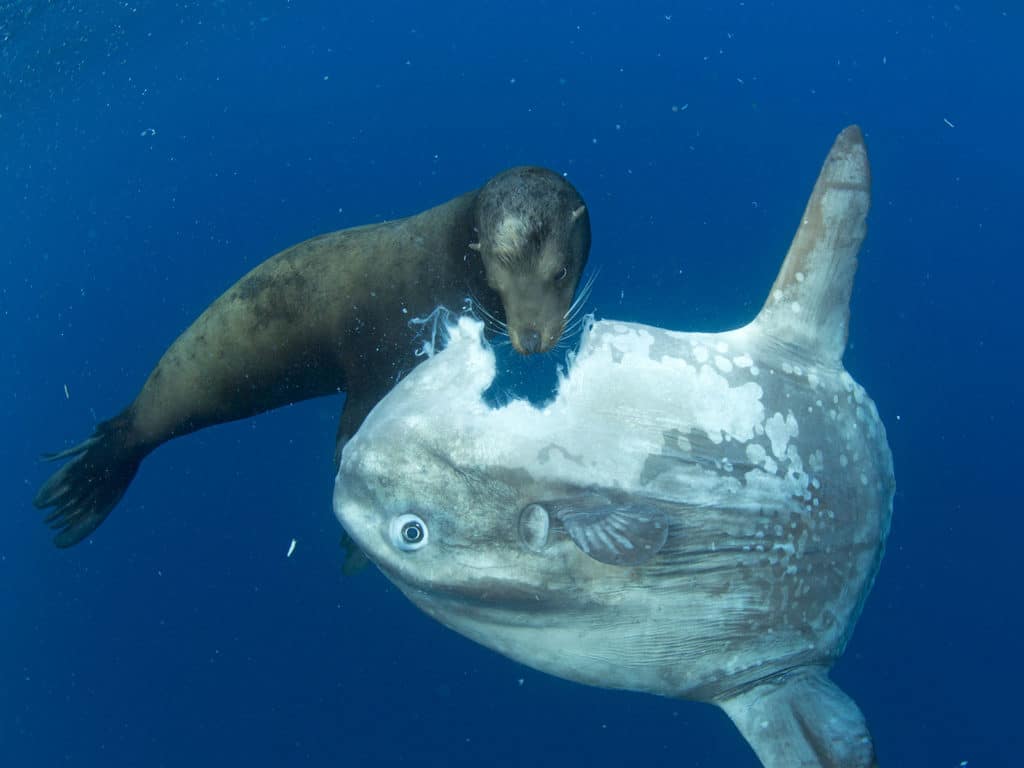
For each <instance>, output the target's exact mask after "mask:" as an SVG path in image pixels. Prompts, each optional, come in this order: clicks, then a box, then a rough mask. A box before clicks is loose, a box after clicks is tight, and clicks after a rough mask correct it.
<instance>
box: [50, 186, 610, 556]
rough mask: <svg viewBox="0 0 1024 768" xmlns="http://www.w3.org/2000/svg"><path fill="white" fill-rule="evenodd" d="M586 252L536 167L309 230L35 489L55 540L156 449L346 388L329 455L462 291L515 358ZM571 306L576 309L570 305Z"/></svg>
mask: <svg viewBox="0 0 1024 768" xmlns="http://www.w3.org/2000/svg"><path fill="white" fill-rule="evenodd" d="M589 250H590V219H589V215H588V213H587V209H586V206H585V205H584V202H583V198H582V197H581V196H580V194H579V193H578V192H577V191H576V189H575V188H574V187H573V186H572V185H571V184H570V183H569V182H568V181H567V180H566V179H564V178H563V177H562V176H560V175H558V174H556V173H554V172H552V171H549V170H546V169H544V168H537V167H529V166H523V167H517V168H512V169H510V170H507V171H504V172H503V173H500V174H498V175H497V176H495V177H494V178H492V179H491V180H490V181H488V182H487V183H486V184H485V185H484V186H483V187H481V188H480V189H478V190H475V191H472V192H469V193H467V194H464V195H461V196H460V197H456V198H455V199H453V200H451V201H449V202H447V203H444V204H443V205H440V206H438V207H436V208H431V209H429V210H427V211H424V212H423V213H420V214H417V215H415V216H410V217H408V218H404V219H398V220H394V221H388V222H384V223H380V224H371V225H368V226H363V227H355V228H352V229H344V230H340V231H338V232H332V233H330V234H325V235H321V236H319V237H314V238H312V239H310V240H306V241H305V242H302V243H299V244H298V245H294V246H292V247H291V248H288V249H286V250H284V251H282V252H280V253H278V254H277V255H275V256H272V257H271V258H269V259H268V260H266V261H265V262H263V263H262V264H260V265H259V266H258V267H256V268H255V269H253V270H252V271H251V272H249V273H248V274H247V275H245V276H244V277H243V278H242V279H241V280H239V281H238V282H237V283H235V284H234V285H233V286H231V288H229V289H228V290H227V291H226V292H225V293H224V294H223V295H221V296H220V298H218V299H217V300H216V301H214V302H213V303H212V304H211V305H210V306H209V307H207V309H206V310H205V311H204V312H203V313H202V314H201V315H200V316H199V317H198V318H197V319H196V320H195V321H194V322H193V323H192V325H190V326H189V327H188V328H187V329H186V330H185V332H184V333H182V334H181V336H179V337H178V339H177V340H176V341H175V342H174V343H173V344H172V345H171V346H170V348H168V349H167V351H166V352H165V353H164V355H163V357H161V358H160V361H159V362H158V363H157V365H156V367H155V368H154V369H153V371H152V372H151V373H150V375H149V378H148V379H147V380H146V383H145V385H144V386H143V387H142V390H141V391H140V392H139V394H138V396H137V397H136V398H135V400H134V401H133V402H132V404H131V405H129V406H128V407H127V408H125V409H124V411H122V412H121V413H120V414H118V415H117V416H115V417H114V418H112V419H109V420H108V421H104V422H102V423H100V424H99V425H98V426H97V427H96V429H95V432H94V433H93V434H92V436H90V437H89V438H88V439H86V440H85V441H83V442H81V443H79V444H77V445H75V446H73V447H71V448H68V449H67V450H64V451H60V452H58V453H55V454H51V455H49V456H48V457H47V458H49V459H54V460H57V459H70V461H68V462H67V463H66V464H65V465H64V466H62V467H61V468H60V469H59V470H57V471H56V472H54V473H53V475H52V476H51V477H50V478H49V479H48V480H47V481H46V482H45V483H44V484H43V485H42V487H41V488H40V490H39V492H38V494H37V495H36V497H35V500H34V503H35V505H36V506H37V507H39V508H42V509H46V508H49V507H53V510H52V511H51V512H50V514H49V515H48V517H47V518H46V522H47V523H49V524H50V526H51V527H52V528H54V529H56V530H57V531H58V533H57V535H56V536H55V538H54V543H55V544H56V545H57V546H58V547H68V546H71V545H73V544H75V543H77V542H79V541H81V540H82V539H83V538H85V537H86V536H88V535H89V534H90V533H92V531H94V530H95V529H96V528H97V526H99V525H100V523H102V522H103V520H104V519H105V518H106V517H107V515H108V514H109V513H110V511H111V509H113V507H114V506H115V505H116V504H117V502H118V501H119V500H120V499H121V497H122V496H123V495H124V492H125V490H126V489H127V488H128V485H129V484H130V483H131V481H132V478H133V477H134V476H135V473H136V471H137V470H138V467H139V464H140V463H141V461H142V460H143V459H144V458H145V457H146V456H147V455H148V454H149V453H151V452H152V451H153V450H154V449H155V448H157V447H158V446H159V445H161V444H163V443H165V442H167V441H168V440H170V439H172V438H175V437H180V436H182V435H186V434H188V433H189V432H194V431H196V430H198V429H202V428H204V427H209V426H211V425H214V424H222V423H224V422H227V421H234V420H236V419H243V418H246V417H248V416H253V415H255V414H257V413H261V412H263V411H267V410H270V409H272V408H277V407H279V406H282V405H286V404H288V403H294V402H298V401H300V400H306V399H308V398H312V397H319V396H321V395H329V394H333V393H335V392H339V391H344V392H345V393H346V397H345V403H344V407H343V408H342V412H341V418H340V422H339V426H338V434H337V455H338V456H340V451H341V447H342V446H343V445H344V444H345V442H346V441H347V440H348V438H349V437H351V436H352V435H353V434H354V433H355V431H356V430H357V429H358V428H359V425H360V424H361V423H362V421H363V419H364V418H365V417H366V414H367V413H369V412H370V409H371V408H373V406H374V405H375V404H376V403H377V401H378V400H380V398H381V397H383V396H384V394H385V393H386V392H387V391H388V390H389V389H390V388H391V387H392V386H393V385H394V383H395V382H396V380H397V379H398V377H400V376H401V375H402V374H403V373H405V372H407V371H409V370H410V369H411V368H412V367H413V366H414V364H415V362H416V358H415V356H414V355H415V349H414V344H413V335H414V331H413V329H411V328H410V323H409V321H410V319H412V318H415V317H417V316H424V315H427V314H429V313H430V312H432V311H433V310H434V309H435V308H436V307H438V306H439V305H446V306H449V307H453V308H454V307H457V306H461V305H462V304H463V303H464V301H465V300H466V298H467V297H472V300H473V302H474V305H475V306H476V308H477V309H478V310H479V311H480V312H481V314H482V315H484V316H485V317H488V318H490V320H491V321H492V324H497V325H498V328H499V330H501V331H504V332H507V333H508V336H509V339H510V341H511V343H512V346H513V347H514V348H515V349H516V350H517V351H518V352H520V353H522V354H533V353H539V352H545V351H547V350H549V349H550V348H551V347H552V346H553V345H554V344H555V343H556V342H557V341H558V339H559V337H560V336H561V334H562V332H563V329H564V328H565V326H566V323H567V322H568V321H569V319H570V317H569V314H570V308H571V307H573V296H574V294H575V291H576V287H577V285H578V283H579V278H580V274H581V273H582V271H583V268H584V265H585V264H586V261H587V256H588V254H589ZM575 306H576V307H578V306H579V303H577V304H576V305H575Z"/></svg>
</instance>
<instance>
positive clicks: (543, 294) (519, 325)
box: [470, 166, 590, 355]
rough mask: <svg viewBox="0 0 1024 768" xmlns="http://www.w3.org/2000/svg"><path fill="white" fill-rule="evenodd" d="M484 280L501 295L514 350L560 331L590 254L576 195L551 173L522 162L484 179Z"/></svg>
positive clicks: (479, 213)
mask: <svg viewBox="0 0 1024 768" xmlns="http://www.w3.org/2000/svg"><path fill="white" fill-rule="evenodd" d="M476 229H477V233H478V234H479V241H478V242H476V243H472V244H471V245H470V247H471V248H472V249H473V250H475V251H478V252H479V253H480V257H481V259H482V260H483V265H484V270H485V272H486V274H487V284H488V285H489V286H490V287H491V288H492V289H493V290H494V291H495V292H496V293H497V294H498V296H499V297H500V298H501V304H502V308H503V309H504V315H505V318H504V319H505V322H506V324H507V326H508V335H509V339H510V340H511V341H512V346H513V347H514V348H515V349H516V351H517V352H519V353H521V354H524V355H530V354H534V353H537V352H546V351H548V350H549V349H551V348H552V347H553V346H554V345H555V344H556V343H557V342H558V339H559V338H560V337H561V335H562V331H563V330H564V329H565V324H566V320H567V316H568V314H569V310H570V307H571V306H572V301H573V295H574V294H575V293H576V287H577V285H578V284H579V280H580V275H581V274H582V273H583V267H584V266H585V265H586V263H587V255H588V254H589V253H590V217H589V215H588V214H587V207H586V205H585V204H584V202H583V198H582V197H580V194H579V193H578V192H577V191H576V190H575V188H573V186H572V185H571V184H570V183H569V182H568V181H566V180H565V179H564V178H563V177H562V176H559V175H558V174H557V173H554V172H552V171H549V170H547V169H545V168H536V167H532V166H521V167H517V168H511V169H509V170H507V171H504V172H503V173H500V174H498V175H497V176H495V177H494V178H493V179H491V180H490V181H489V182H487V184H485V185H484V187H483V189H481V190H480V196H479V198H478V200H477V206H476Z"/></svg>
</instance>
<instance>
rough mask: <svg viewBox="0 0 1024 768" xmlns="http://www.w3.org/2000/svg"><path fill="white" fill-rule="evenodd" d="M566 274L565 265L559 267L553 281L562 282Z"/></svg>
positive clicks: (567, 272) (567, 271)
mask: <svg viewBox="0 0 1024 768" xmlns="http://www.w3.org/2000/svg"><path fill="white" fill-rule="evenodd" d="M568 274H569V270H568V269H566V268H565V267H562V268H561V269H560V270H558V272H557V273H556V274H555V282H556V283H560V282H562V281H563V280H565V277H566V275H568Z"/></svg>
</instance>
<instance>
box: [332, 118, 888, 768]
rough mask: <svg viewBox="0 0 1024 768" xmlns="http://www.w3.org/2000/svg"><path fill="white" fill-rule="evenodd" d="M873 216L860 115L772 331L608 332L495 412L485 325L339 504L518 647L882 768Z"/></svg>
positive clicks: (382, 411) (762, 321)
mask: <svg viewBox="0 0 1024 768" xmlns="http://www.w3.org/2000/svg"><path fill="white" fill-rule="evenodd" d="M868 204H869V172H868V162H867V154H866V152H865V148H864V143H863V140H862V137H861V133H860V130H859V129H857V128H856V127H850V128H847V129H846V130H845V131H843V132H842V133H841V134H840V135H839V137H838V139H837V140H836V142H835V145H834V146H833V148H832V151H831V153H830V154H829V156H828V159H827V160H826V162H825V166H824V167H823V168H822V171H821V175H820V176H819V179H818V183H817V184H816V185H815V187H814V191H813V193H812V195H811V198H810V201H809V202H808V204H807V208H806V210H805V212H804V215H803V218H802V219H801V223H800V226H799V229H798V230H797V233H796V237H795V238H794V239H793V243H792V245H791V247H790V249H789V253H788V255H787V256H786V259H785V261H784V263H783V265H782V268H781V270H780V271H779V273H778V277H777V278H776V281H775V283H774V285H773V286H772V289H771V290H770V291H769V293H768V298H767V300H766V301H765V304H764V306H763V308H762V309H761V312H760V313H759V314H758V315H757V317H756V318H755V319H754V320H753V321H752V322H750V323H748V324H747V325H745V326H743V327H741V328H737V329H734V330H731V331H726V332H724V333H686V332H680V331H673V330H667V329H664V328H654V327H651V326H646V325H640V324H637V323H628V322H617V321H614V320H603V321H600V322H596V323H594V324H593V325H592V326H590V327H589V328H588V329H587V330H586V331H584V334H583V338H582V341H581V342H580V349H579V351H578V352H577V354H576V355H575V357H574V358H573V359H572V361H571V364H570V367H569V369H568V371H566V373H565V374H564V376H563V378H562V380H561V382H560V386H559V388H558V393H557V395H556V397H555V398H554V399H553V400H552V401H551V402H549V403H547V404H546V405H545V406H544V407H543V408H537V407H534V406H533V405H531V404H530V403H528V402H525V401H521V400H520V401H513V402H511V403H508V404H506V405H504V406H502V407H500V408H492V407H490V406H489V405H488V404H487V402H486V401H485V399H484V396H483V395H484V393H485V392H486V390H487V389H488V387H489V386H490V385H491V382H492V380H493V378H494V374H495V358H494V354H493V352H492V351H491V350H490V348H489V347H488V346H487V345H486V344H484V343H483V336H482V329H481V328H480V325H479V323H478V322H477V321H475V320H471V319H467V318H462V319H461V320H459V322H458V324H457V325H456V326H454V327H453V329H452V330H451V338H450V341H449V344H448V346H447V347H446V348H445V349H444V350H443V351H442V352H440V353H439V354H436V355H435V356H434V357H432V358H431V359H430V360H428V361H427V362H425V363H424V364H423V365H421V366H420V367H418V368H417V369H416V370H415V371H413V372H412V373H411V374H410V375H409V376H408V377H407V378H405V379H404V380H403V381H401V382H400V383H399V384H398V386H396V387H395V388H394V389H393V390H392V391H391V392H390V393H389V394H388V395H387V396H386V397H385V398H384V399H383V400H382V401H381V402H380V403H379V404H378V405H377V407H376V408H374V410H373V412H372V413H371V414H370V415H369V417H368V418H367V419H366V421H365V423H364V424H363V426H362V427H361V428H360V430H359V432H358V434H357V435H356V436H355V437H354V438H353V439H352V440H351V441H350V442H349V443H348V445H347V446H346V447H345V451H344V455H343V457H342V462H341V466H340V469H339V472H338V476H337V484H336V486H335V495H334V509H335V514H336V515H337V517H338V519H339V520H340V521H341V524H342V525H343V526H344V528H345V529H346V530H347V531H348V532H349V534H350V535H351V536H352V537H353V539H354V540H355V542H356V544H358V545H359V546H360V547H362V548H363V550H364V551H365V553H366V555H367V556H368V557H369V558H370V559H371V560H372V561H373V562H375V563H376V564H377V565H378V566H379V567H380V569H381V571H383V573H384V574H385V575H386V576H387V577H388V578H389V579H390V580H391V581H392V582H393V583H394V584H395V585H396V586H398V587H399V588H400V589H401V590H402V592H404V593H405V594H406V596H408V597H409V599H410V600H412V601H413V602H414V603H415V604H416V605H417V606H418V607H420V608H421V609H423V610H424V611H425V612H426V613H427V614H429V615H430V616H432V617H434V618H435V619H437V620H438V621H440V622H442V623H443V624H445V625H447V626H448V627H451V628H452V629H454V630H455V631H457V632H460V633H462V634H464V635H466V636H467V637H469V638H471V639H473V640H475V641H477V642H479V643H482V644H484V645H486V646H488V647H490V648H493V649H494V650H496V651H498V652H500V653H503V654H505V655H506V656H509V657H511V658H512V659H515V660H517V661H519V662H521V663H523V664H527V665H529V666H531V667H534V668H536V669H539V670H542V671H544V672H548V673H550V674H554V675H558V676H560V677H563V678H567V679H569V680H574V681H577V682H581V683H586V684H589V685H597V686H602V687H607V688H624V689H629V690H635V691H644V692H648V693H654V694H660V695H664V696H672V697H682V698H688V699H695V700H698V701H705V702H709V703H713V704H716V705H717V706H719V707H720V708H721V709H722V710H724V712H725V713H726V714H727V715H728V716H729V717H730V718H731V719H732V721H733V722H734V723H735V725H736V726H737V727H738V728H739V730H740V732H741V733H742V734H743V736H744V737H745V738H746V739H747V741H748V742H749V743H750V745H751V747H752V748H753V749H754V751H755V752H756V753H757V756H758V757H759V758H760V760H761V762H762V764H763V765H764V766H766V768H794V767H795V766H801V768H869V767H873V766H876V765H877V761H876V758H875V753H874V748H873V746H872V741H871V736H870V734H869V732H868V727H867V724H866V722H865V719H864V716H863V715H862V714H861V712H860V710H859V709H858V707H857V705H856V704H855V703H854V702H853V700H852V699H850V697H849V696H847V695H846V694H845V693H843V691H841V690H840V689H839V687H838V686H836V685H835V683H833V682H832V681H831V680H830V679H829V676H828V668H829V667H830V666H831V664H832V663H833V662H834V661H835V660H836V659H837V658H838V656H839V654H841V653H842V651H843V648H844V646H845V645H846V642H847V640H848V639H849V637H850V634H851V632H852V631H853V626H854V624H855V622H856V621H857V617H858V615H859V614H860V611H861V609H862V608H863V606H864V602H865V600H866V599H867V596H868V592H869V591H870V589H871V584H872V581H873V580H874V577H875V574H876V573H877V571H878V567H879V563H880V561H881V559H882V553H883V550H884V546H885V540H886V536H887V534H888V531H889V524H890V520H891V516H892V503H893V489H894V477H893V463H892V455H891V453H890V450H889V445H888V442H887V440H886V434H885V428H884V426H883V425H882V422H881V419H880V418H879V415H878V411H877V409H876V408H875V405H874V403H873V402H872V401H871V398H870V397H868V395H867V393H866V392H865V391H864V389H863V387H861V386H860V385H859V384H857V383H856V382H855V381H854V380H853V378H852V377H851V376H850V374H849V373H847V371H846V370H845V369H844V367H843V363H842V358H843V352H844V349H845V347H846V339H847V328H848V325H849V301H850V294H851V290H852V287H853V278H854V272H855V271H856V266H857V252H858V250H859V248H860V244H861V241H862V240H863V238H864V233H865V217H866V215H867V211H868Z"/></svg>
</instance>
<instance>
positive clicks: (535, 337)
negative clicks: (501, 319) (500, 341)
mask: <svg viewBox="0 0 1024 768" xmlns="http://www.w3.org/2000/svg"><path fill="white" fill-rule="evenodd" d="M519 346H521V347H522V348H523V353H524V354H527V355H533V354H536V353H537V352H540V332H539V331H535V330H533V329H530V330H528V331H523V332H522V333H520V334H519Z"/></svg>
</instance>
